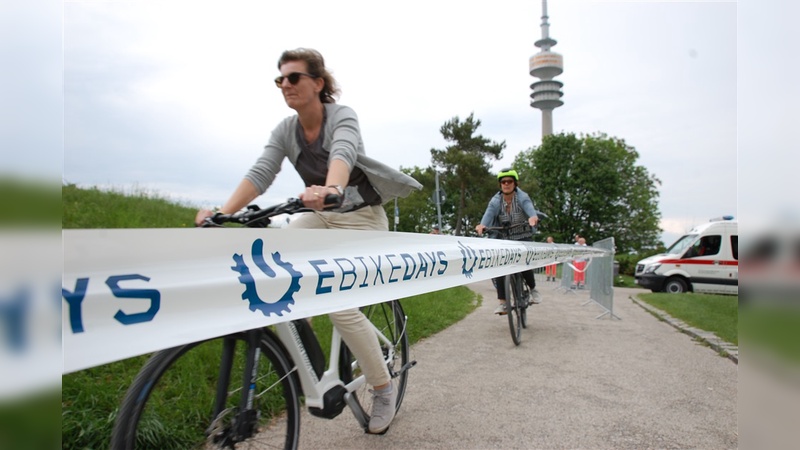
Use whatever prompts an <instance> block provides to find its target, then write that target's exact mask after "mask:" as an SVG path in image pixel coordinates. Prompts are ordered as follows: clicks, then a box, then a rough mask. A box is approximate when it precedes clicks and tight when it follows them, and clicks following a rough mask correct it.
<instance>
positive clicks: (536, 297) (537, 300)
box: [531, 289, 542, 305]
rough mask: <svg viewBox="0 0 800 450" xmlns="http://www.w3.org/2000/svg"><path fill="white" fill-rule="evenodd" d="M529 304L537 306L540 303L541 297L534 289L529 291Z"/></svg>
mask: <svg viewBox="0 0 800 450" xmlns="http://www.w3.org/2000/svg"><path fill="white" fill-rule="evenodd" d="M531 303H533V304H536V305H538V304H539V303H542V296H541V294H539V291H537V290H536V289H534V290H532V291H531Z"/></svg>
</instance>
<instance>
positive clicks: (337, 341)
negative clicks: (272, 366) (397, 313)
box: [275, 322, 407, 429]
mask: <svg viewBox="0 0 800 450" xmlns="http://www.w3.org/2000/svg"><path fill="white" fill-rule="evenodd" d="M370 327H371V328H372V330H373V331H374V332H375V334H376V335H377V337H378V340H379V341H380V342H381V343H382V344H384V345H386V346H387V348H388V349H389V351H388V353H387V355H386V356H385V359H384V361H385V362H387V363H388V362H389V361H391V360H392V359H393V358H394V355H395V348H394V344H393V343H392V341H391V340H390V339H389V338H387V337H386V336H385V335H384V334H383V333H382V332H381V331H380V330H378V328H377V327H376V326H375V324H372V323H370ZM402 333H405V329H403V330H402ZM275 334H276V335H277V337H278V340H279V341H280V342H281V344H282V345H283V347H284V349H285V350H286V353H287V354H288V355H289V356H290V357H291V360H292V361H293V362H294V368H293V372H294V373H295V374H296V375H297V377H298V379H299V380H300V385H301V387H302V389H303V395H304V396H305V403H306V408H308V409H310V410H311V409H312V408H316V409H318V410H319V412H320V414H315V415H322V416H324V417H329V418H332V417H335V416H336V415H338V414H339V413H340V412H341V410H342V409H343V408H344V406H345V404H346V405H347V406H349V407H350V410H351V411H352V413H353V416H355V418H356V420H357V421H358V423H359V424H360V425H361V426H362V427H363V428H364V429H366V427H367V426H368V425H369V417H368V416H367V413H366V412H365V411H364V409H363V408H362V407H361V405H360V404H359V403H358V402H356V401H353V400H354V399H353V396H352V393H353V392H355V391H356V390H358V389H359V388H361V387H362V386H364V384H365V383H366V377H365V376H364V375H363V374H362V375H359V376H358V377H356V378H355V379H354V380H352V381H350V382H349V383H347V384H345V383H344V382H343V381H342V380H341V377H340V375H339V374H340V373H341V372H340V365H339V364H340V361H341V353H342V342H343V341H342V339H341V335H340V334H339V331H338V330H337V329H336V327H333V331H332V334H331V347H330V349H331V351H330V356H329V358H328V363H327V365H326V367H327V369H325V370H324V371H323V372H322V375H321V376H319V377H318V376H317V373H316V370H315V369H314V363H313V361H312V360H311V357H310V355H309V353H308V351H307V350H306V344H305V343H304V342H303V341H302V338H301V337H300V332H299V330H298V328H297V324H296V323H294V322H282V323H279V324H276V325H275ZM314 338H315V339H316V335H314ZM406 369H407V367H404V368H401V370H406ZM391 375H394V374H391ZM340 396H341V397H340ZM340 399H341V400H344V403H341V401H340Z"/></svg>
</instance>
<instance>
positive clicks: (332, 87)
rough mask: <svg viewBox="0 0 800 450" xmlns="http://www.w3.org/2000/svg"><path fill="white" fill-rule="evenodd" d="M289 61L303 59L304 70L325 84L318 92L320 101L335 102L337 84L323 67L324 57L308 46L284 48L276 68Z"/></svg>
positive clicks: (337, 92)
mask: <svg viewBox="0 0 800 450" xmlns="http://www.w3.org/2000/svg"><path fill="white" fill-rule="evenodd" d="M290 61H304V62H305V63H306V70H308V73H309V74H311V75H314V76H315V77H319V78H322V81H324V82H325V86H324V87H323V88H322V91H320V93H319V99H320V101H321V102H322V103H336V97H338V96H339V86H338V85H337V84H336V80H335V79H334V78H333V75H331V73H330V72H328V70H327V69H325V59H324V58H322V55H321V54H320V53H319V52H318V51H316V50H314V49H310V48H296V49H294V50H286V51H284V52H283V54H282V55H281V57H280V59H278V70H280V68H281V66H282V65H284V64H286V63H287V62H290Z"/></svg>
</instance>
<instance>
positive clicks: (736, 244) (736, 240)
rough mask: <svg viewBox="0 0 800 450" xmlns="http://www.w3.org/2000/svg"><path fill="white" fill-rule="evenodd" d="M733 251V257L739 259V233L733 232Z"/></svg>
mask: <svg viewBox="0 0 800 450" xmlns="http://www.w3.org/2000/svg"><path fill="white" fill-rule="evenodd" d="M731 253H733V259H735V260H737V261H738V260H739V235H737V234H733V235H731Z"/></svg>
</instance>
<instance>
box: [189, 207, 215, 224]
mask: <svg viewBox="0 0 800 450" xmlns="http://www.w3.org/2000/svg"><path fill="white" fill-rule="evenodd" d="M213 215H214V212H213V211H209V210H207V209H201V210H200V211H197V215H196V216H195V217H194V226H196V227H202V226H203V223H204V222H205V220H206V218H208V217H211V216H213Z"/></svg>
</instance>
